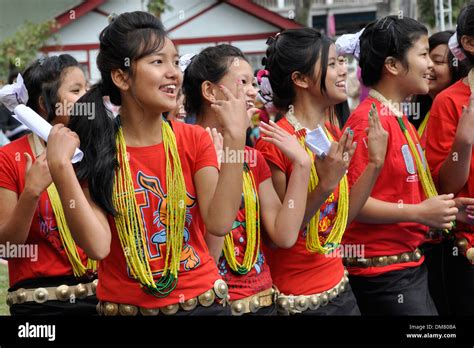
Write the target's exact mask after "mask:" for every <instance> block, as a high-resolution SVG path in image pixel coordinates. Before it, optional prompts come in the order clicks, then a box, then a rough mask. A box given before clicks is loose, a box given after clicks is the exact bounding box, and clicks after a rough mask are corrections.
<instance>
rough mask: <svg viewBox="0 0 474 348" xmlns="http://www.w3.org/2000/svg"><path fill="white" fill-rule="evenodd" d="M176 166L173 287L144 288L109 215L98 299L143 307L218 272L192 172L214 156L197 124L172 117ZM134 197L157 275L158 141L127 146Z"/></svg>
mask: <svg viewBox="0 0 474 348" xmlns="http://www.w3.org/2000/svg"><path fill="white" fill-rule="evenodd" d="M172 127H173V132H174V134H175V136H176V143H177V147H178V152H179V157H180V159H181V167H182V170H183V173H184V180H185V183H186V191H187V199H186V206H187V212H186V223H185V231H184V243H183V252H182V254H181V267H180V271H179V274H178V283H177V286H176V288H175V289H174V290H173V291H172V292H171V293H170V294H169V295H168V296H166V297H164V298H157V297H155V296H153V295H149V294H147V293H145V292H144V291H143V289H142V288H141V286H140V284H139V283H138V281H137V280H135V279H133V278H132V277H131V276H130V275H129V271H128V266H127V263H126V260H125V256H124V251H123V249H122V246H121V244H120V240H119V237H118V233H117V230H116V227H115V221H114V219H113V217H112V216H108V221H109V224H110V226H111V231H112V242H111V247H110V254H109V255H108V256H107V257H106V258H105V259H104V260H102V261H101V262H100V264H99V279H100V281H99V286H98V288H97V297H98V298H99V300H101V301H109V302H117V303H126V304H132V305H136V306H140V307H144V308H156V307H163V306H167V305H169V304H175V303H180V302H182V301H186V300H189V299H191V298H193V297H196V296H198V295H200V294H202V293H203V292H205V291H207V290H209V289H210V288H212V286H213V285H214V282H215V281H216V280H217V279H219V278H220V276H219V274H218V271H217V267H216V264H215V261H214V259H213V258H212V257H211V256H210V254H209V250H208V248H207V245H206V242H205V240H204V223H203V221H202V218H201V215H200V212H199V203H198V201H197V195H196V187H195V185H194V180H193V177H194V175H195V174H196V172H198V171H199V170H200V169H202V168H204V167H210V166H211V167H215V168H218V166H217V157H216V153H215V149H214V145H213V144H212V141H211V138H210V137H209V134H207V133H206V131H205V130H204V129H202V128H201V127H198V126H193V125H188V124H184V123H181V122H172ZM127 152H128V153H129V158H130V162H129V163H130V170H131V173H132V177H133V181H134V186H135V197H136V199H137V204H138V205H139V207H140V211H141V214H142V219H143V222H144V228H145V236H146V237H145V240H146V246H147V256H148V260H149V263H150V268H151V271H152V273H153V274H154V275H155V280H158V279H159V276H158V275H159V274H161V272H162V270H163V267H164V261H165V256H166V224H167V213H166V196H167V191H166V165H165V163H166V161H165V152H164V148H163V143H160V144H157V145H152V146H144V147H130V146H127Z"/></svg>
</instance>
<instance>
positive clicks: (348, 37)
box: [336, 29, 364, 60]
mask: <svg viewBox="0 0 474 348" xmlns="http://www.w3.org/2000/svg"><path fill="white" fill-rule="evenodd" d="M363 32H364V29H362V30H361V31H359V32H358V33H355V34H344V35H342V36H341V37H339V38H338V39H337V40H336V52H337V55H338V56H346V55H348V54H350V55H352V56H354V57H355V59H357V60H359V57H360V36H361V35H362V33H363Z"/></svg>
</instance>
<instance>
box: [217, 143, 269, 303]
mask: <svg viewBox="0 0 474 348" xmlns="http://www.w3.org/2000/svg"><path fill="white" fill-rule="evenodd" d="M245 156H246V159H245V160H246V163H247V164H248V166H249V168H250V171H251V172H252V174H253V177H254V179H255V185H256V186H257V190H258V187H259V186H260V184H261V183H262V182H264V181H265V180H267V179H269V178H271V177H272V173H271V172H270V168H269V167H268V164H267V163H266V162H265V159H264V158H263V156H262V154H261V153H260V152H259V151H257V150H255V149H253V148H251V147H249V146H246V147H245ZM260 209H261V207H260ZM261 223H262V220H261V219H260V224H261ZM260 228H261V229H263V226H262V225H260ZM231 233H232V238H233V240H234V247H235V251H236V259H237V261H238V262H239V263H242V261H243V259H244V255H245V250H246V248H247V240H246V236H247V233H246V227H245V205H244V197H243V195H242V203H241V205H240V210H239V213H238V214H237V217H236V219H235V221H234V224H233V225H232V231H231ZM260 245H262V244H260ZM218 267H219V273H220V275H221V276H222V278H223V279H224V280H225V282H226V283H227V285H228V286H229V295H230V300H231V301H234V300H239V299H241V298H244V297H249V296H252V295H255V294H257V293H259V292H261V291H263V290H266V289H269V288H270V287H271V286H272V284H273V282H272V277H271V275H270V268H269V267H268V265H267V263H266V262H265V256H264V254H263V251H262V248H260V250H259V253H258V257H257V262H256V263H255V266H254V267H253V268H252V269H251V270H250V271H249V272H248V273H247V274H245V275H239V274H236V273H234V272H233V271H232V270H231V268H230V267H229V264H228V263H227V260H226V258H225V257H224V254H222V255H221V257H220V258H219V265H218Z"/></svg>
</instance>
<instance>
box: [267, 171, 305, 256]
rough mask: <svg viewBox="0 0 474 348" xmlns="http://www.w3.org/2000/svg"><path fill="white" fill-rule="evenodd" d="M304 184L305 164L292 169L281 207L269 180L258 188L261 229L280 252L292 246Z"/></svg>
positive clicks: (301, 211) (302, 210)
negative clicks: (262, 226)
mask: <svg viewBox="0 0 474 348" xmlns="http://www.w3.org/2000/svg"><path fill="white" fill-rule="evenodd" d="M308 180H309V162H308V164H306V165H305V164H301V165H296V166H295V165H293V172H292V173H291V177H290V180H289V182H288V188H287V190H286V194H285V197H284V199H283V204H282V203H281V202H280V199H279V197H278V194H277V193H276V191H275V188H274V187H273V184H272V181H271V180H269V179H268V180H265V181H264V182H262V183H261V184H260V186H259V189H258V192H259V194H258V195H259V197H260V209H261V217H262V222H263V225H264V226H265V230H266V232H267V233H268V236H269V237H270V239H271V240H272V241H273V243H275V244H276V245H277V246H278V247H280V248H291V247H292V246H293V245H294V244H295V243H296V240H297V238H298V233H299V230H300V228H301V222H302V221H303V217H304V213H305V208H306V204H305V203H306V198H307V192H308V189H307V187H308Z"/></svg>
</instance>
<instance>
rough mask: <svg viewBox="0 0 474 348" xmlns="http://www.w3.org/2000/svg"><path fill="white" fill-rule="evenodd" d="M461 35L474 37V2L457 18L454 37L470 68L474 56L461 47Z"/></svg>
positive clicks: (472, 64) (473, 62)
mask: <svg viewBox="0 0 474 348" xmlns="http://www.w3.org/2000/svg"><path fill="white" fill-rule="evenodd" d="M463 35H467V36H471V37H474V1H471V2H470V3H469V4H468V5H466V6H465V7H464V8H463V9H462V10H461V13H460V14H459V16H458V22H457V28H456V36H457V39H458V44H459V47H460V48H461V49H462V51H463V52H464V54H465V55H466V57H467V59H468V62H469V64H470V66H471V67H473V66H474V55H472V54H471V53H469V52H466V51H465V50H464V48H463V47H462V45H461V38H462V37H463Z"/></svg>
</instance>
